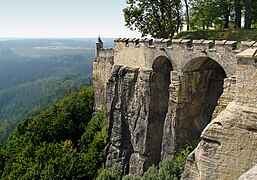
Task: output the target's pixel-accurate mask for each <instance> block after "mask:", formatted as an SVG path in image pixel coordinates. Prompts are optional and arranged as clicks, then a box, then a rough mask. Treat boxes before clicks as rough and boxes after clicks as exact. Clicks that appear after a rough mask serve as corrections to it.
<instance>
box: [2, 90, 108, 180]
mask: <svg viewBox="0 0 257 180" xmlns="http://www.w3.org/2000/svg"><path fill="white" fill-rule="evenodd" d="M93 104H94V97H93V88H92V87H88V88H85V89H83V90H82V91H81V92H80V93H73V94H71V95H69V96H67V97H65V98H64V99H63V100H61V101H60V102H58V103H56V104H55V105H53V106H52V107H50V108H48V109H47V110H46V111H45V112H43V113H41V114H40V115H38V116H37V117H35V118H29V119H26V120H25V121H24V122H23V123H21V124H19V126H18V127H17V129H16V130H15V132H14V133H13V134H12V136H11V137H10V139H9V140H8V141H7V143H6V144H5V145H4V147H2V148H1V149H0V150H1V151H0V159H1V163H0V176H2V179H94V178H95V177H96V174H97V170H98V169H99V168H100V167H102V163H103V159H104V147H105V145H106V139H105V138H106V128H105V123H106V119H105V118H106V117H105V115H104V113H105V112H104V111H101V112H99V114H96V116H95V117H93V118H91V115H92V113H93ZM91 131H92V132H91ZM83 134H85V135H83ZM82 135H83V137H84V138H86V137H89V139H88V140H85V139H84V140H83V141H82V140H81V138H82ZM78 142H79V143H78ZM82 142H83V143H82ZM84 143H85V144H84Z"/></svg>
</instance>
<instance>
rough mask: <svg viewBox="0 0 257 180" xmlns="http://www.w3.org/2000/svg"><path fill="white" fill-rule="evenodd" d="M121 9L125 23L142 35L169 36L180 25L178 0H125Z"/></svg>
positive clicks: (176, 30)
mask: <svg viewBox="0 0 257 180" xmlns="http://www.w3.org/2000/svg"><path fill="white" fill-rule="evenodd" d="M127 5H128V6H127V7H126V8H124V9H123V12H124V18H125V23H126V24H125V25H126V26H127V27H129V28H130V29H131V30H138V31H139V32H141V33H142V36H145V35H151V36H153V37H154V38H160V37H162V38H170V37H172V36H173V35H174V33H175V32H178V30H179V29H180V27H181V23H182V16H181V15H182V13H181V7H182V5H181V2H180V0H147V1H142V0H127Z"/></svg>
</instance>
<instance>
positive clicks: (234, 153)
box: [182, 103, 257, 180]
mask: <svg viewBox="0 0 257 180" xmlns="http://www.w3.org/2000/svg"><path fill="white" fill-rule="evenodd" d="M256 119H257V109H255V108H250V107H245V106H240V105H237V104H236V103H230V104H229V106H228V107H227V108H226V110H225V111H223V112H222V113H221V114H220V115H219V116H218V117H217V118H216V119H214V120H213V121H212V122H211V123H210V124H209V125H208V126H207V127H206V128H205V130H204V131H203V132H202V136H201V138H202V140H201V142H200V143H199V145H198V147H197V148H196V149H195V150H194V151H193V152H192V153H191V154H190V156H189V158H188V160H187V164H186V167H185V171H184V173H183V178H182V179H188V180H189V179H190V180H193V179H194V180H198V179H199V180H207V179H208V180H217V179H219V180H225V179H227V180H231V179H237V178H239V176H240V175H242V174H243V173H244V172H246V171H247V170H248V169H249V168H251V167H252V166H253V165H254V164H255V163H256V158H257V151H256V150H257V141H256V139H257V126H256Z"/></svg>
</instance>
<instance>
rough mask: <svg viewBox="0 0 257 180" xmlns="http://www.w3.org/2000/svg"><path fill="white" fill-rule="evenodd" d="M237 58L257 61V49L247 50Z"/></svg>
mask: <svg viewBox="0 0 257 180" xmlns="http://www.w3.org/2000/svg"><path fill="white" fill-rule="evenodd" d="M236 57H237V58H244V59H257V49H256V48H255V49H246V50H244V51H243V52H241V53H239V54H237V55H236Z"/></svg>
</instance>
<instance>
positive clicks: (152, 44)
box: [114, 38, 257, 50]
mask: <svg viewBox="0 0 257 180" xmlns="http://www.w3.org/2000/svg"><path fill="white" fill-rule="evenodd" d="M114 42H115V47H119V48H126V47H130V48H131V47H135V48H140V47H149V48H168V49H172V48H173V47H174V46H180V47H182V48H185V49H188V50H193V49H196V50H198V49H199V47H202V49H206V50H208V49H210V50H215V49H216V47H225V48H228V49H230V50H240V49H243V50H244V49H246V48H251V47H257V41H242V42H237V41H229V40H205V39H199V40H192V39H164V38H161V39H151V38H141V39H139V38H118V39H115V40H114Z"/></svg>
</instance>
